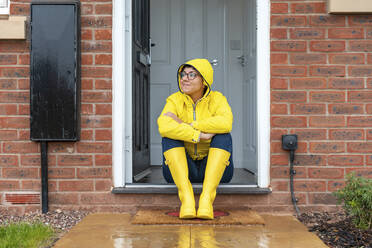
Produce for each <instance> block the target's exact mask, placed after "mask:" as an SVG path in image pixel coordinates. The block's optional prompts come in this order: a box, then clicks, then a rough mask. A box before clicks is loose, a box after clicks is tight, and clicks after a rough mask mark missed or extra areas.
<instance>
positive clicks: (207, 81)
mask: <svg viewBox="0 0 372 248" xmlns="http://www.w3.org/2000/svg"><path fill="white" fill-rule="evenodd" d="M185 65H191V66H192V67H194V68H195V69H196V70H197V71H198V72H199V73H200V75H201V76H202V77H203V83H204V85H206V86H207V87H208V89H207V91H206V92H205V94H204V96H207V95H208V94H209V92H210V91H211V85H212V84H213V68H212V65H211V63H209V61H208V60H206V59H192V60H189V61H187V62H186V63H184V64H182V65H181V66H180V67H179V68H178V71H177V81H178V88H179V90H180V91H181V92H182V90H181V87H180V76H179V75H180V72H181V71H182V69H183V67H184V66H185ZM182 93H183V92H182Z"/></svg>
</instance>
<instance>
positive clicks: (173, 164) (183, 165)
mask: <svg viewBox="0 0 372 248" xmlns="http://www.w3.org/2000/svg"><path fill="white" fill-rule="evenodd" d="M164 157H165V161H166V164H167V165H168V167H169V170H170V172H171V174H172V177H173V181H174V183H175V184H176V186H177V188H178V197H179V198H180V201H181V208H180V215H179V217H180V218H181V219H192V218H195V217H196V211H195V199H194V190H193V189H192V185H191V183H190V180H189V168H188V165H187V159H186V152H185V148H184V147H175V148H172V149H169V150H168V151H166V152H164Z"/></svg>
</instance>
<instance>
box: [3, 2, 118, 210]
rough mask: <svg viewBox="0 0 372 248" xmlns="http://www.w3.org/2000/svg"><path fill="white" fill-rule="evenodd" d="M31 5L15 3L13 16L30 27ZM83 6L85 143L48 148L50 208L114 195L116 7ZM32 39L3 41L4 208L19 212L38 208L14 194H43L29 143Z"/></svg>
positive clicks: (35, 148)
mask: <svg viewBox="0 0 372 248" xmlns="http://www.w3.org/2000/svg"><path fill="white" fill-rule="evenodd" d="M30 2H31V1H30V0H12V1H11V8H10V9H11V10H10V12H11V15H22V16H27V17H28V22H29V15H30ZM81 2H82V5H81V37H82V42H81V51H82V66H81V71H82V108H81V113H82V115H81V123H82V124H81V127H82V128H81V141H80V142H77V143H73V142H67V143H56V142H54V143H53V142H52V143H49V191H50V194H49V197H50V204H51V207H52V208H53V207H60V206H64V205H66V206H67V205H75V206H78V205H79V204H80V202H81V203H84V200H83V199H82V200H80V196H81V195H83V194H84V192H97V193H98V192H100V193H102V192H110V188H111V185H112V183H111V178H112V168H111V166H112V162H111V149H112V147H111V139H112V137H111V101H112V93H111V84H112V83H111V74H112V72H111V71H112V68H111V60H112V58H111V57H112V53H111V51H112V41H111V27H112V4H111V0H110V1H107V0H99V1H94V0H85V1H84V0H83V1H81ZM29 39H30V35H29V34H28V35H27V40H26V41H24V40H21V41H16V40H0V203H1V207H2V208H7V209H14V210H19V209H21V211H23V210H24V209H26V210H29V209H39V208H40V205H39V204H38V201H35V198H30V197H23V198H22V200H18V201H12V200H9V199H13V198H14V199H21V198H20V197H21V196H22V195H21V196H18V194H16V192H25V191H28V192H36V193H37V192H40V148H39V144H38V143H35V142H31V141H30V138H29V136H30V132H29V45H30V41H29ZM11 192H14V193H13V196H12V194H10V193H11ZM17 197H18V198H17ZM28 199H30V200H28ZM36 199H38V198H36ZM84 199H85V198H84ZM15 206H16V207H15Z"/></svg>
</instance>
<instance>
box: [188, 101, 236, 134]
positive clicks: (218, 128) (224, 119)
mask: <svg viewBox="0 0 372 248" xmlns="http://www.w3.org/2000/svg"><path fill="white" fill-rule="evenodd" d="M211 104H216V106H217V108H216V111H215V114H214V116H212V117H209V118H207V119H203V120H197V121H193V122H192V123H191V126H192V127H193V128H195V129H197V130H200V131H202V132H203V133H230V132H231V129H232V123H233V114H232V111H231V107H230V105H229V103H228V102H227V99H226V97H225V96H223V95H222V94H221V95H218V96H216V99H215V100H214V101H213V102H212V103H211Z"/></svg>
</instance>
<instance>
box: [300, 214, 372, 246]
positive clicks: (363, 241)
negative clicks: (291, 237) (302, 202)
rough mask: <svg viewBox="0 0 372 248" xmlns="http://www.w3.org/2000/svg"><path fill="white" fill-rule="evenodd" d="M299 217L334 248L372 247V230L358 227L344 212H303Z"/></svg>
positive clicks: (311, 230) (310, 229)
mask: <svg viewBox="0 0 372 248" xmlns="http://www.w3.org/2000/svg"><path fill="white" fill-rule="evenodd" d="M298 219H299V220H300V221H301V222H302V223H303V224H304V225H306V226H307V228H308V229H309V231H310V232H314V233H315V234H317V235H318V237H319V238H320V239H321V240H323V242H324V243H325V244H327V245H328V246H329V247H332V248H341V247H342V248H343V247H353V248H354V247H355V248H372V230H371V229H370V230H361V229H359V228H356V227H355V226H354V224H353V223H352V220H351V218H350V217H348V216H347V215H346V213H344V212H335V213H329V212H309V213H302V214H301V215H300V216H299V217H298Z"/></svg>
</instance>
